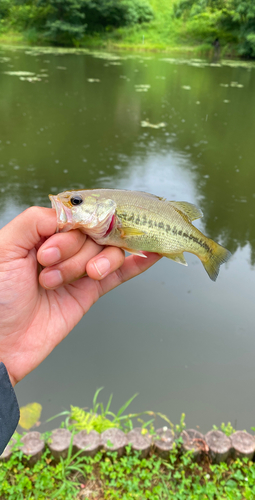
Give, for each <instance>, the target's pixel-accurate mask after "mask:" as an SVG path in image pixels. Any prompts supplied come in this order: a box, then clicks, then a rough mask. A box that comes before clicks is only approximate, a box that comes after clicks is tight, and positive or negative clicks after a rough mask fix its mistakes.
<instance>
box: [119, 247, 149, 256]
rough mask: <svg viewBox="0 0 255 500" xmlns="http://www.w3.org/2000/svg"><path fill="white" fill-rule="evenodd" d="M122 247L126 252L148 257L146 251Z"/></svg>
mask: <svg viewBox="0 0 255 500" xmlns="http://www.w3.org/2000/svg"><path fill="white" fill-rule="evenodd" d="M121 248H123V250H126V252H129V253H132V254H133V255H139V257H143V258H144V259H147V255H144V253H143V252H140V250H132V248H126V247H121Z"/></svg>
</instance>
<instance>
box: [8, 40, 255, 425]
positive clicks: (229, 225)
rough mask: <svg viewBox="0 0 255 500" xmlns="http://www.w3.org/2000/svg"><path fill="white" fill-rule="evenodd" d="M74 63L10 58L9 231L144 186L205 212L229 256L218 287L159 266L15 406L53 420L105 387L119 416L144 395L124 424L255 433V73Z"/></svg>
mask: <svg viewBox="0 0 255 500" xmlns="http://www.w3.org/2000/svg"><path fill="white" fill-rule="evenodd" d="M75 52H76V51H54V50H53V51H51V50H47V49H46V50H45V51H44V50H42V49H40V50H38V51H36V50H31V49H27V50H13V49H12V50H11V49H8V48H4V47H2V48H0V115H1V120H0V192H1V197H0V208H1V222H0V223H1V226H3V225H4V224H5V223H7V222H8V221H10V220H11V219H12V218H13V217H14V216H15V215H16V214H18V213H19V212H21V211H22V210H23V209H25V208H26V207H28V206H30V205H35V204H36V205H42V206H50V203H49V200H48V193H50V192H51V193H57V192H60V191H62V190H64V189H67V188H71V187H73V188H87V189H88V188H97V187H98V188H99V187H112V188H125V189H138V190H144V191H148V192H152V193H154V194H157V195H160V196H164V197H166V198H168V199H175V200H186V201H190V202H193V203H196V204H197V205H199V206H200V207H201V208H202V210H203V212H204V218H203V219H202V220H201V221H196V225H197V227H199V228H200V229H201V230H203V231H204V232H205V233H206V234H207V235H208V236H210V237H212V238H214V239H215V240H216V241H218V242H220V243H222V244H223V245H224V246H226V247H227V248H228V249H229V250H230V251H231V252H232V254H233V256H232V258H231V260H230V261H229V263H228V264H227V265H225V266H222V267H221V271H220V275H219V278H218V280H217V282H216V283H213V282H211V281H210V279H209V278H208V276H207V274H206V273H205V271H204V269H203V266H202V265H201V263H200V261H199V260H198V259H197V258H196V257H195V256H193V255H191V254H186V255H185V258H187V262H188V264H189V266H188V267H187V268H185V267H183V266H180V265H177V264H176V263H174V262H172V261H169V260H167V259H162V260H161V261H160V262H159V263H158V264H157V265H155V266H154V267H153V268H152V269H150V270H149V271H148V272H146V273H145V274H143V275H142V276H140V277H138V278H136V279H134V280H132V281H131V282H129V283H127V284H125V285H124V286H122V287H121V288H119V289H118V290H115V291H113V292H111V293H110V294H108V295H107V296H105V297H104V298H102V299H101V300H100V301H99V302H98V303H97V304H96V305H95V306H93V308H92V309H91V310H90V312H89V313H88V314H87V315H86V317H84V318H83V320H82V321H81V322H80V323H79V325H78V326H77V327H76V328H75V329H74V330H73V331H72V332H71V334H70V335H69V336H68V338H66V339H65V340H64V341H63V342H62V343H61V345H59V346H58V347H57V348H56V349H55V350H54V351H53V353H52V354H51V355H50V356H49V357H48V358H47V359H46V360H45V361H44V362H43V363H42V364H41V365H40V366H39V367H38V368H37V369H36V370H35V371H34V372H32V373H31V374H30V375H29V376H27V377H26V378H25V379H24V380H23V381H22V382H20V383H19V384H18V386H17V388H16V393H17V396H18V400H19V403H20V405H25V404H27V403H29V402H32V401H38V402H40V403H41V404H42V406H43V414H42V421H45V420H46V419H47V418H48V417H50V416H52V415H54V414H56V413H58V412H60V411H62V410H63V409H66V408H67V409H68V408H69V406H70V404H73V405H80V406H89V407H90V406H91V404H92V398H93V394H94V393H95V391H96V389H97V388H98V387H101V386H104V387H105V389H104V391H103V393H102V396H101V400H103V401H104V402H105V401H107V399H108V397H109V395H110V393H111V392H113V394H114V397H113V403H112V410H113V411H116V410H117V409H118V408H119V407H120V406H121V405H122V404H123V403H124V402H125V401H126V400H127V399H129V397H131V396H132V395H133V394H134V393H136V392H139V396H138V398H137V399H136V401H135V402H134V403H133V404H132V406H131V407H130V411H141V410H144V409H149V410H155V411H160V412H162V413H165V414H167V415H168V417H169V418H170V419H171V420H172V421H173V422H174V423H178V421H179V418H180V415H181V413H182V412H185V413H186V423H187V425H188V426H189V427H194V426H199V427H200V429H201V430H202V431H207V430H209V429H210V428H211V426H212V425H213V424H216V425H219V424H220V423H221V422H222V421H225V422H227V421H229V420H230V421H231V422H232V424H233V425H235V426H236V427H238V428H239V429H243V428H245V429H246V430H249V428H250V427H251V426H252V425H254V424H255V402H254V398H253V388H254V379H255V364H254V353H255V335H254V297H255V281H254V277H255V275H254V263H255V224H254V200H255V169H254V137H255V123H254V116H255V93H254V88H255V68H254V67H253V65H252V64H250V63H248V64H245V63H238V62H237V63H230V62H224V61H223V62H222V63H216V64H215V63H213V64H211V63H208V62H203V61H201V60H189V61H185V60H172V59H169V58H167V57H165V56H163V55H160V54H158V55H154V54H153V55H148V54H146V55H134V54H131V55H129V54H124V55H123V54H122V55H121V54H118V53H117V54H104V53H94V54H93V53H86V51H84V53H82V51H80V52H77V53H75ZM21 71H22V72H29V73H32V74H31V75H22V74H19V75H17V74H16V75H15V74H10V73H13V72H21ZM35 77H36V80H33V78H35ZM26 78H30V80H31V79H32V80H31V81H29V80H27V79H26ZM143 122H145V123H143ZM146 122H147V123H148V122H149V123H150V124H153V125H157V124H160V123H161V124H163V125H162V126H161V127H159V128H152V127H148V126H143V125H146ZM54 425H55V424H51V426H54ZM43 428H46V426H45V425H44V426H42V429H43Z"/></svg>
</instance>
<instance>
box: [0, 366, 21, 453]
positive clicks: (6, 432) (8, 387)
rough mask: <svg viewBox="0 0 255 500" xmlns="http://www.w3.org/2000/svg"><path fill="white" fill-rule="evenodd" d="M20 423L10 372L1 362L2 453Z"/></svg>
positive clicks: (0, 435) (0, 431)
mask: <svg viewBox="0 0 255 500" xmlns="http://www.w3.org/2000/svg"><path fill="white" fill-rule="evenodd" d="M18 423H19V406H18V401H17V398H16V394H15V392H14V390H13V387H12V384H11V381H10V379H9V375H8V372H7V370H6V368H5V366H4V364H3V363H1V362H0V455H1V454H2V453H3V451H4V449H5V447H6V445H7V444H8V442H9V441H10V439H11V437H12V435H13V433H14V431H15V429H16V427H17V425H18Z"/></svg>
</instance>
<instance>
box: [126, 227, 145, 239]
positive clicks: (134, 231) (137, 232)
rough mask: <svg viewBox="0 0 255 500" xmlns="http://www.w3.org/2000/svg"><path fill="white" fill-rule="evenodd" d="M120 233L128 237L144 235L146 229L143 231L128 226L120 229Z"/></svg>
mask: <svg viewBox="0 0 255 500" xmlns="http://www.w3.org/2000/svg"><path fill="white" fill-rule="evenodd" d="M120 233H121V234H120V236H121V238H127V237H128V236H143V234H145V233H144V231H141V230H140V229H136V228H135V227H126V226H124V227H122V228H121V229H120Z"/></svg>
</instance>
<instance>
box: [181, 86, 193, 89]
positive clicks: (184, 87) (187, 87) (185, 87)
mask: <svg viewBox="0 0 255 500" xmlns="http://www.w3.org/2000/svg"><path fill="white" fill-rule="evenodd" d="M182 89H184V90H191V87H190V86H189V85H182Z"/></svg>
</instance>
